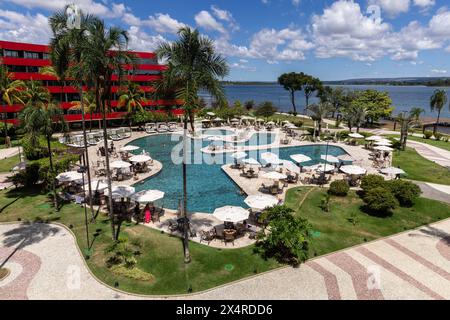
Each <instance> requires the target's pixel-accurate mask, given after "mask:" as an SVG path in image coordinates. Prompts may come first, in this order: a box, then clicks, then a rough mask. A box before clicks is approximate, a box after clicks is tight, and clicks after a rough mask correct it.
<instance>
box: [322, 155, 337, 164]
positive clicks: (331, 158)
mask: <svg viewBox="0 0 450 320" xmlns="http://www.w3.org/2000/svg"><path fill="white" fill-rule="evenodd" d="M320 159H322V160H325V161H327V162H330V163H339V162H340V161H339V159H338V158H337V157H335V156H332V155H329V154H328V155H325V154H322V155H321V156H320Z"/></svg>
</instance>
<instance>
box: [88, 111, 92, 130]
mask: <svg viewBox="0 0 450 320" xmlns="http://www.w3.org/2000/svg"><path fill="white" fill-rule="evenodd" d="M89 114H90V116H91V121H89V132H92V111H91V112H89Z"/></svg>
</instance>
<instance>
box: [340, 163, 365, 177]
mask: <svg viewBox="0 0 450 320" xmlns="http://www.w3.org/2000/svg"><path fill="white" fill-rule="evenodd" d="M340 170H341V171H342V172H344V173H346V174H354V175H361V174H365V173H366V172H367V170H366V169H364V168H362V167H360V166H355V165H348V166H342V167H340Z"/></svg>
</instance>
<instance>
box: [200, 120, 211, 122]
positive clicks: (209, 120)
mask: <svg viewBox="0 0 450 320" xmlns="http://www.w3.org/2000/svg"><path fill="white" fill-rule="evenodd" d="M202 122H211V120H209V119H203V120H202Z"/></svg>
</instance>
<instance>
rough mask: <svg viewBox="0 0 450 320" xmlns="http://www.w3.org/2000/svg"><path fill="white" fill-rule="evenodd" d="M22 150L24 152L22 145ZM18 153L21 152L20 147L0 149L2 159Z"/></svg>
mask: <svg viewBox="0 0 450 320" xmlns="http://www.w3.org/2000/svg"><path fill="white" fill-rule="evenodd" d="M20 150H21V152H22V147H20ZM16 154H19V148H18V147H12V148H7V149H0V160H1V159H6V158H10V157H13V156H15V155H16Z"/></svg>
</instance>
